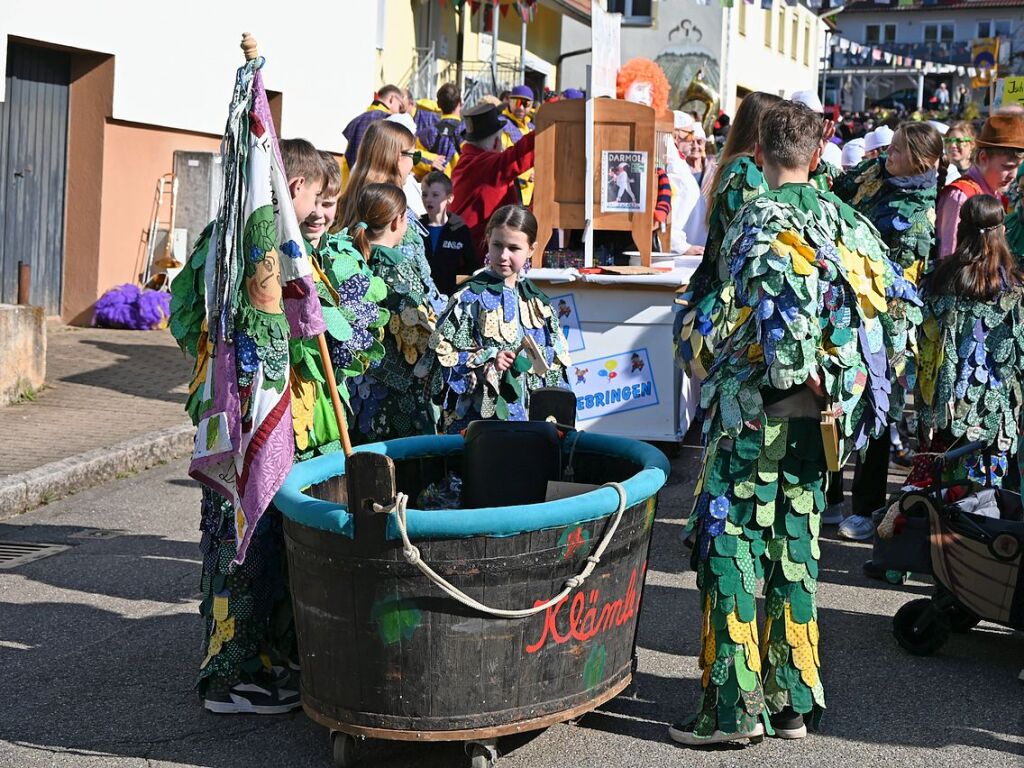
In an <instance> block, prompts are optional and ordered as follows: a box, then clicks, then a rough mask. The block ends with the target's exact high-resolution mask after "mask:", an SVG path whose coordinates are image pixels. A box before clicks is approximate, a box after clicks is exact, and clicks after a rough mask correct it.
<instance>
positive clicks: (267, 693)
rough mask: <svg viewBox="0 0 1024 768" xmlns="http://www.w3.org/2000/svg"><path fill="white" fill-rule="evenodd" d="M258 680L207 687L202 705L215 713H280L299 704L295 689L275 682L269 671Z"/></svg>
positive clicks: (300, 702) (299, 705) (297, 693)
mask: <svg viewBox="0 0 1024 768" xmlns="http://www.w3.org/2000/svg"><path fill="white" fill-rule="evenodd" d="M255 680H258V682H238V683H235V684H234V685H232V686H231V687H230V688H221V689H219V690H216V691H214V690H209V691H207V693H206V697H205V698H204V699H203V707H205V708H206V709H208V710H209V711H210V712H216V713H217V714H219V715H235V714H249V715H283V714H285V713H287V712H292V711H294V710H296V709H299V708H300V707H302V700H301V698H300V697H299V692H298V691H295V690H291V689H290V688H285V687H283V686H281V685H279V684H278V683H277V682H276V681H275V680H273V679H272V678H271V677H270V676H269V675H260V676H258V677H257V678H255Z"/></svg>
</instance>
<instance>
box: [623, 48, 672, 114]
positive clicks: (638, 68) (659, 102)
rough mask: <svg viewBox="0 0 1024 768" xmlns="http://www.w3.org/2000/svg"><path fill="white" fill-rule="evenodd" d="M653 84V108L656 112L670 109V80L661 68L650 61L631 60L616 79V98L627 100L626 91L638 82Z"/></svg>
mask: <svg viewBox="0 0 1024 768" xmlns="http://www.w3.org/2000/svg"><path fill="white" fill-rule="evenodd" d="M638 80H639V81H640V82H645V83H650V84H651V94H652V96H651V99H652V103H651V107H653V108H654V111H655V112H664V111H665V110H667V109H668V78H666V77H665V73H664V72H662V71H661V67H659V66H658V65H657V64H655V63H654V62H653V61H651V60H650V59H630V60H629V61H627V62H626V63H625V64H624V65H623V66H622V68H621V69H620V70H619V74H618V75H617V76H616V78H615V96H616V98H619V99H624V98H626V91H628V90H629V86H631V85H632V84H633V83H635V82H636V81H638Z"/></svg>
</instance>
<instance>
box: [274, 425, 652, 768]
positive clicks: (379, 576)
mask: <svg viewBox="0 0 1024 768" xmlns="http://www.w3.org/2000/svg"><path fill="white" fill-rule="evenodd" d="M547 426H551V425H547ZM551 428H552V430H553V426H552V427H551ZM556 440H557V438H556ZM464 448H465V445H464V441H463V438H461V437H452V436H444V437H442V436H438V437H413V438H405V439H401V440H394V441H389V442H387V443H377V444H373V445H367V446H361V447H359V448H357V449H356V453H354V454H353V455H352V456H351V457H350V458H349V459H348V464H349V468H348V473H347V476H346V477H342V476H343V475H345V474H346V460H345V459H344V457H343V456H342V455H341V454H334V455H330V456H322V457H318V458H316V459H312V460H310V461H307V462H303V463H301V464H298V465H296V466H295V468H293V470H292V473H291V475H290V476H289V478H288V480H287V482H286V483H285V485H284V487H283V488H282V489H281V491H280V492H279V493H278V494H277V497H276V498H275V504H276V505H277V506H278V508H280V509H281V511H282V512H283V513H284V516H285V537H286V541H287V547H288V564H289V574H290V580H291V590H292V596H293V602H294V610H295V621H296V631H297V635H298V645H299V656H300V661H301V666H302V672H301V676H302V703H303V708H304V710H305V711H306V713H307V714H308V715H309V717H311V718H312V719H313V720H315V721H317V722H318V723H320V724H322V725H324V726H326V727H327V728H329V729H331V732H332V744H333V747H332V749H333V753H334V760H335V762H336V764H338V765H339V766H348V765H351V764H353V762H354V761H355V748H356V739H361V738H377V739H397V740H410V741H462V742H465V743H466V745H467V753H468V754H469V755H470V763H471V765H472V766H473V767H474V768H482V767H483V766H490V765H493V763H494V761H495V760H496V759H497V751H496V748H495V743H496V740H497V739H498V737H501V736H505V735H508V734H513V733H519V732H523V731H530V730H536V729H542V728H545V727H547V726H549V725H552V724H554V723H558V722H563V721H567V720H572V719H575V718H577V717H579V716H580V715H582V714H583V713H585V712H588V711H590V710H592V709H594V708H596V707H598V706H600V705H601V704H602V703H604V702H605V701H607V700H609V699H611V698H613V697H614V696H616V695H617V694H619V693H620V692H621V691H622V690H623V689H625V688H626V686H627V685H629V683H630V680H631V678H632V674H633V670H634V668H635V640H636V632H637V626H638V617H639V612H640V606H641V602H642V597H643V587H644V579H645V575H646V567H647V557H648V549H649V545H650V537H651V528H652V524H653V521H654V516H655V510H656V504H657V493H658V490H659V489H660V488H661V487H662V485H663V484H664V482H665V480H666V478H667V476H668V471H669V466H668V461H667V460H666V459H665V457H664V455H662V454H661V453H660V452H659V451H657V450H656V449H654V448H652V447H650V446H648V445H646V444H644V443H640V442H637V441H633V440H627V439H623V438H612V437H606V436H601V435H590V434H584V433H577V432H570V433H569V434H568V435H567V436H565V438H564V439H562V440H561V442H560V445H559V446H558V448H557V451H558V458H557V460H558V463H559V467H558V469H557V470H556V471H555V473H554V474H555V475H556V477H554V478H552V479H562V478H564V477H565V475H566V469H567V468H569V467H571V469H570V470H569V473H568V474H569V475H570V476H571V479H572V480H573V481H574V482H576V483H588V484H593V485H602V484H604V483H608V482H613V483H618V484H620V485H619V487H618V488H614V487H602V488H598V489H596V490H591V491H588V492H585V493H582V494H581V495H577V496H573V497H570V498H562V499H559V500H556V501H546V502H539V503H531V504H517V505H513V506H500V505H499V504H498V503H496V504H495V505H494V506H491V507H487V508H477V509H449V510H418V509H414V508H413V507H414V505H415V500H416V498H417V495H418V494H419V492H420V491H421V490H422V489H423V488H424V487H426V486H427V485H428V484H430V483H432V482H434V481H437V480H440V479H441V478H443V477H445V476H446V474H447V473H448V472H449V471H455V472H457V473H458V472H461V471H462V470H463V467H464V463H465V462H464V459H465V458H466V457H465V455H464V454H465V451H464ZM524 460H526V459H525V457H524ZM503 470H504V471H506V472H515V471H518V468H517V467H515V466H508V467H504V468H503ZM494 476H495V488H494V494H493V498H494V499H495V500H496V501H497V502H500V499H501V474H500V472H495V475H494ZM396 489H397V491H398V492H404V493H406V494H408V496H409V499H410V502H409V508H408V510H407V512H406V514H405V521H406V528H407V533H408V538H409V541H410V543H411V545H413V546H414V547H415V548H416V550H418V553H419V557H420V558H421V559H422V562H424V563H426V564H428V565H429V566H430V567H431V568H432V569H433V570H434V571H435V572H436V574H437V575H438V576H440V577H441V578H443V579H444V580H446V581H448V582H450V584H451V585H452V586H453V587H455V588H456V589H457V590H460V591H461V592H462V593H464V595H465V596H466V597H468V598H472V599H473V600H476V601H479V602H480V603H483V604H484V605H486V606H489V607H492V608H499V609H526V608H533V607H534V606H538V605H541V604H543V603H544V602H546V601H548V600H549V598H552V596H557V595H558V594H559V593H560V592H562V591H563V589H567V590H569V591H568V593H567V594H566V595H565V596H564V597H563V598H562V599H560V600H558V601H557V602H556V603H554V604H552V605H550V606H549V607H547V608H546V609H544V610H542V611H541V612H539V613H536V614H535V615H532V616H529V617H525V618H504V617H501V616H494V615H490V614H488V613H486V612H483V611H481V610H480V609H478V608H476V607H468V606H467V605H465V604H463V601H461V600H458V599H456V598H455V597H452V596H450V595H449V594H448V593H446V592H444V591H442V589H441V588H439V587H438V585H437V584H435V583H433V582H432V581H431V580H430V579H429V578H428V577H427V576H425V575H424V574H423V573H422V572H421V570H420V569H419V568H418V567H417V566H416V565H414V564H412V563H410V562H409V561H408V559H407V556H406V554H404V553H403V549H404V547H403V541H402V538H401V534H400V530H399V518H398V515H397V513H396V512H395V511H394V510H393V509H391V506H392V503H393V497H394V495H395V490H396ZM468 490H469V489H467V491H468ZM620 491H621V492H622V493H624V499H621V501H624V503H620ZM317 495H319V496H333V497H334V498H339V497H341V498H343V499H344V500H345V502H346V503H340V502H338V501H327V500H324V499H318V498H315V496H317ZM374 503H376V504H377V507H376V511H375V508H374ZM381 506H384V507H385V508H386V510H382V509H381ZM620 508H621V513H620ZM616 522H617V527H616V525H615V524H616ZM609 534H611V535H610V537H609ZM606 537H608V541H607V543H606V549H605V550H604V552H603V554H602V555H601V557H600V561H599V562H597V563H596V564H594V565H593V572H592V573H591V574H590V575H589V576H588V577H587V578H586V580H585V581H584V582H583V583H582V584H581V585H577V584H576V583H575V582H574V581H572V579H573V577H576V576H577V575H578V574H579V573H580V572H581V571H582V570H583V569H584V567H585V566H586V565H587V563H588V558H592V556H593V554H594V553H595V552H596V551H597V550H598V549H599V546H600V544H601V543H603V539H604V538H606ZM413 559H415V556H414V557H413ZM567 582H569V583H568V585H567Z"/></svg>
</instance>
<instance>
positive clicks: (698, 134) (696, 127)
mask: <svg viewBox="0 0 1024 768" xmlns="http://www.w3.org/2000/svg"><path fill="white" fill-rule="evenodd" d="M693 136H694V138H696V139H697V140H698V141H707V140H708V135H707V134H706V133H704V126H703V125H701V124H700V123H698V122H694V124H693Z"/></svg>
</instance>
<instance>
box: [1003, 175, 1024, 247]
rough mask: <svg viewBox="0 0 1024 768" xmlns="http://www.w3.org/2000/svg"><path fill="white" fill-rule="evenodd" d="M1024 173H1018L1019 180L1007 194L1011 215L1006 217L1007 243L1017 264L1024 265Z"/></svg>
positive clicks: (1017, 179) (1011, 186)
mask: <svg viewBox="0 0 1024 768" xmlns="http://www.w3.org/2000/svg"><path fill="white" fill-rule="evenodd" d="M1022 187H1024V173H1021V172H1020V171H1018V172H1017V178H1016V180H1015V181H1014V182H1013V184H1011V185H1010V189H1009V190H1008V192H1007V197H1008V198H1009V213H1008V214H1007V215H1006V242H1007V243H1008V244H1009V246H1010V252H1011V253H1012V254H1013V256H1014V258H1016V259H1017V263H1018V264H1020V265H1024V205H1022V200H1021V198H1022V197H1024V190H1022Z"/></svg>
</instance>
